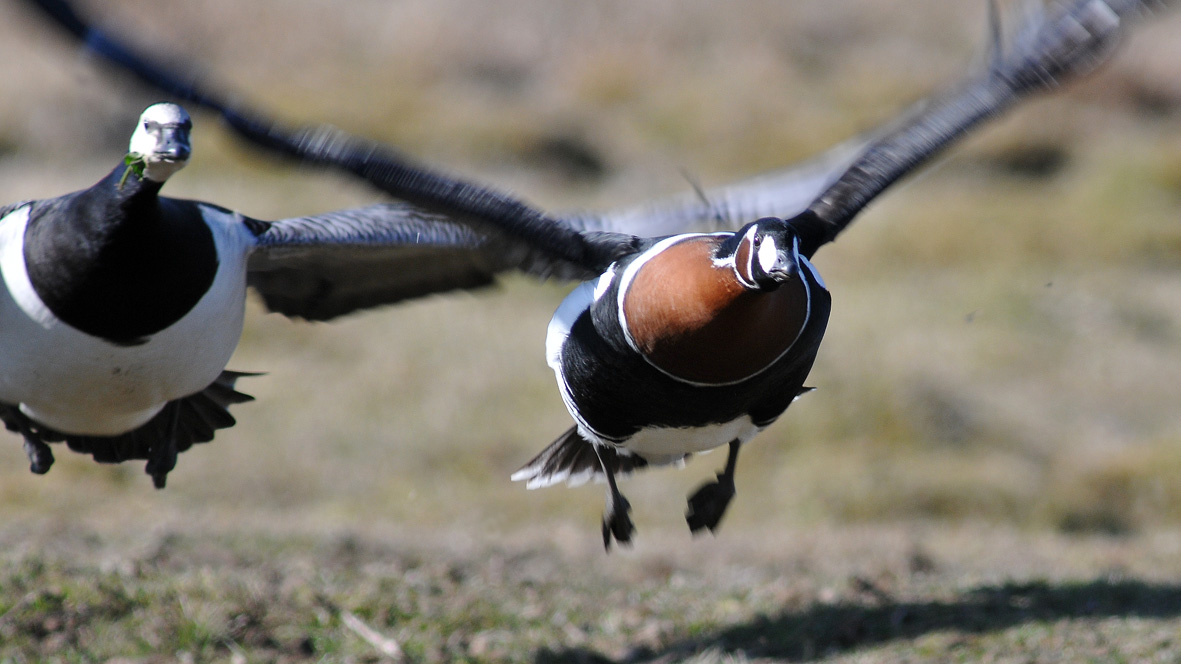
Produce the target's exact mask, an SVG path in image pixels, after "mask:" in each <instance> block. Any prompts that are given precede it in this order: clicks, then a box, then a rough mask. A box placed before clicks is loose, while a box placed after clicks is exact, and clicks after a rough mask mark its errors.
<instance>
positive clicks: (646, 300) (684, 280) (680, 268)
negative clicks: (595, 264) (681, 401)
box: [614, 235, 811, 385]
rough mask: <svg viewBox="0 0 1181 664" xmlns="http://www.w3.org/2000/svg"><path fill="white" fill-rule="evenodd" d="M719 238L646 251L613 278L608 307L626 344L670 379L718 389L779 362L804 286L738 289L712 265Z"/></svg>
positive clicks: (684, 240) (802, 311) (797, 327)
mask: <svg viewBox="0 0 1181 664" xmlns="http://www.w3.org/2000/svg"><path fill="white" fill-rule="evenodd" d="M724 237H725V236H724V235H690V236H678V237H674V238H669V239H667V240H664V241H662V242H660V243H658V244H657V245H655V246H653V247H652V248H651V249H649V250H648V251H647V252H645V253H644V254H641V255H640V256H639V257H637V258H636V259H635V260H634V261H633V262H632V263H631V264H629V265H628V266H627V267H626V268H625V269H624V271H623V273H622V274H621V275H620V277H619V284H618V291H617V295H616V298H615V302H614V304H615V305H616V306H617V307H618V316H619V322H620V326H621V327H622V329H623V333H624V336H625V337H626V339H627V342H628V344H629V345H630V346H631V347H632V349H634V350H635V351H636V352H637V353H639V354H640V355H641V356H642V357H643V358H644V359H645V360H647V361H648V362H649V363H650V364H652V365H653V366H655V367H656V368H657V369H659V370H661V371H662V372H664V373H666V374H668V375H669V376H671V377H673V378H676V379H678V380H681V381H684V382H688V383H695V384H703V385H725V384H731V383H737V382H741V381H743V380H746V379H748V378H751V377H753V376H755V375H757V374H759V373H760V372H762V371H764V370H765V369H767V368H769V367H770V366H772V365H774V364H775V363H776V362H778V361H779V360H780V359H782V358H783V357H784V356H785V355H787V354H788V352H789V351H790V350H791V348H792V345H793V344H794V343H795V341H796V339H797V338H798V337H799V335H800V332H801V331H802V330H803V329H804V326H805V325H806V324H807V321H808V316H809V312H810V298H811V291H810V287H809V284H808V282H807V281H806V280H805V279H791V280H789V281H788V282H786V283H784V284H782V285H781V286H780V287H778V288H776V289H774V290H760V289H756V288H752V287H750V286H749V285H747V284H744V283H743V282H742V281H741V280H740V279H739V278H738V275H737V274H736V272H735V269H734V267H733V261H732V260H729V261H727V260H725V259H718V258H717V257H716V252H717V249H718V246H719V245H720V244H721V242H722V240H723V238H724Z"/></svg>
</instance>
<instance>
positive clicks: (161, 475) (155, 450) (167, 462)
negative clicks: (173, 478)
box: [144, 403, 180, 489]
mask: <svg viewBox="0 0 1181 664" xmlns="http://www.w3.org/2000/svg"><path fill="white" fill-rule="evenodd" d="M168 408H171V409H172V416H171V417H170V418H169V422H168V427H167V430H166V432H165V435H164V437H163V440H160V441H158V442H157V443H156V444H154V445H152V450H151V452H149V453H148V454H149V457H148V463H147V465H146V466H145V467H144V472H146V473H147V474H149V475H151V476H152V484H154V485H155V486H156V488H157V489H163V488H164V485H165V483H166V482H167V481H168V473H170V472H172V469H173V468H176V456H177V451H176V435H177V429H178V427H179V425H180V404H178V403H172V404H169V405H168Z"/></svg>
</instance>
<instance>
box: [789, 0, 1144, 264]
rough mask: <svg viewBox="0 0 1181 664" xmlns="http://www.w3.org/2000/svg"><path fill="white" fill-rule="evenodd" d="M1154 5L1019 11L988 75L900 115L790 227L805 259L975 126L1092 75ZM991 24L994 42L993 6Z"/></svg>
mask: <svg viewBox="0 0 1181 664" xmlns="http://www.w3.org/2000/svg"><path fill="white" fill-rule="evenodd" d="M1154 4H1163V3H1162V0H1068V1H1062V2H1054V3H1052V4H1051V5H1050V6H1048V7H1044V6H1042V5H1041V4H1040V3H1032V2H1028V3H1025V5H1026V8H1025V9H1026V11H1025V12H1024V18H1023V22H1022V24H1021V25H1020V26H1019V27H1018V28H1017V30H1016V31H1015V32H1014V36H1013V38H1012V39H1010V40H1009V41H1008V43H1006V44H1003V45H1002V44H1000V43H997V44H994V49H995V50H994V53H993V54H992V61H991V63H990V66H989V68H988V69H987V70H986V71H984V72H982V73H981V74H980V75H978V76H975V77H973V78H970V79H968V80H967V81H965V82H964V83H963V84H961V85H960V86H959V87H957V88H955V89H953V90H951V91H950V92H948V93H946V94H943V95H940V96H936V97H933V98H931V99H929V100H926V101H924V102H922V103H921V104H919V105H918V106H916V107H915V108H914V109H913V110H911V111H910V112H908V113H905V114H903V115H902V117H901V118H900V119H899V121H898V122H897V123H896V125H895V126H894V127H893V128H892V129H890V130H888V131H886V132H884V133H883V134H881V135H880V137H879V138H878V139H876V140H874V141H872V142H871V143H870V144H869V146H868V147H867V148H866V149H865V151H864V152H863V153H862V154H861V156H860V157H858V158H857V160H856V161H855V162H854V163H853V165H852V166H851V167H849V169H848V170H847V171H846V172H845V173H844V174H843V175H842V176H841V177H840V178H839V179H837V180H836V182H835V183H833V184H832V186H830V187H829V188H828V189H827V190H826V191H824V192H823V193H822V194H821V195H820V196H818V197H817V198H816V200H815V201H814V202H813V203H812V204H811V205H809V206H808V208H807V209H806V210H805V211H804V212H802V213H801V214H800V215H799V216H797V217H796V218H795V219H794V220H793V223H794V224H795V226H796V227H797V228H798V229H799V230H800V235H801V247H800V249H801V252H802V253H804V254H805V255H807V256H811V255H812V253H813V252H815V251H816V250H817V249H818V248H819V247H821V246H822V245H824V244H826V243H828V242H831V241H832V240H833V239H835V238H836V236H837V234H839V233H840V232H841V231H842V230H844V229H845V228H846V227H847V226H848V225H849V224H850V223H851V222H852V221H853V219H854V217H856V216H857V214H858V213H859V212H861V210H862V209H864V208H865V206H867V205H868V204H869V203H870V201H872V200H873V199H875V198H876V197H877V196H878V195H879V194H881V193H882V192H883V191H885V189H886V188H887V187H889V186H890V185H892V184H894V183H895V182H897V181H898V180H900V179H901V178H903V177H904V176H906V175H907V174H909V173H910V172H912V171H914V170H915V169H916V168H918V167H919V166H921V165H922V164H924V163H926V162H927V161H928V160H930V158H931V157H932V156H934V155H935V154H938V153H939V152H941V151H942V150H944V149H946V148H947V147H948V146H949V145H951V144H952V143H953V142H955V141H956V140H957V139H959V138H961V137H962V136H964V135H965V134H967V133H968V131H970V130H971V129H972V128H973V127H975V126H976V125H978V124H979V123H981V122H983V121H985V120H987V119H989V118H992V117H995V116H997V115H999V114H1001V113H1003V112H1004V111H1006V110H1008V109H1009V108H1011V107H1012V106H1014V105H1015V104H1017V103H1018V102H1020V101H1022V100H1023V99H1025V98H1027V97H1029V96H1031V95H1033V94H1036V93H1038V92H1042V91H1046V90H1051V89H1054V88H1056V87H1058V86H1060V85H1062V84H1063V83H1066V82H1067V81H1070V80H1073V79H1075V78H1078V77H1080V76H1082V75H1084V74H1086V73H1088V72H1090V71H1092V70H1093V69H1094V68H1095V67H1097V66H1098V65H1099V64H1100V63H1102V62H1103V61H1105V60H1106V59H1107V57H1108V56H1109V55H1110V54H1111V52H1112V50H1113V48H1114V47H1115V45H1116V43H1117V41H1118V40H1119V36H1120V32H1121V24H1122V23H1124V22H1125V21H1127V20H1129V19H1131V18H1133V17H1134V16H1136V15H1138V14H1140V13H1142V12H1143V11H1144V10H1145V9H1146V8H1147V7H1148V6H1149V5H1154ZM993 16H994V18H993V22H994V26H993V30H994V34H998V33H999V27H998V26H997V25H996V22H997V20H998V19H997V18H996V11H995V5H994V12H993ZM997 42H999V38H998V39H997Z"/></svg>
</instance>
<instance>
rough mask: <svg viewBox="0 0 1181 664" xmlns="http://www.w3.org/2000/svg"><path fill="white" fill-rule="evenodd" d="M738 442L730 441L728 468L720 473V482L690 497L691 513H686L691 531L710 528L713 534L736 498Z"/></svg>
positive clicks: (739, 444)
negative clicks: (735, 475)
mask: <svg viewBox="0 0 1181 664" xmlns="http://www.w3.org/2000/svg"><path fill="white" fill-rule="evenodd" d="M740 446H741V443H739V442H738V441H737V440H732V441H730V455H729V456H728V457H727V458H726V468H725V470H723V471H722V472H720V473H718V481H717V482H711V483H709V484H706V485H705V486H703V487H701V488H700V489H698V490H697V493H694V494H693V495H692V496H690V497H689V511H688V512H686V513H685V520H686V521H688V522H689V530H691V531H693V532H695V533H696V532H698V531H700V530H701V529H702V528H709V531H710V532H711V533H712V532H714V530H716V529H717V527H718V522H719V521H721V520H722V515H723V514H725V513H726V507H727V506H728V505H729V504H730V499H731V498H733V497H734V494H735V490H734V466H736V465H737V464H738V448H739V447H740Z"/></svg>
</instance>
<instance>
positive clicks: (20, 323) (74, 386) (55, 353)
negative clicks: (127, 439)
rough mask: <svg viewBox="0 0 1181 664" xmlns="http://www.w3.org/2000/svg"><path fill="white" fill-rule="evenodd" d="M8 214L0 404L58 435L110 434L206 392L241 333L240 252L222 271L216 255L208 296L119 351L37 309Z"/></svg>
mask: <svg viewBox="0 0 1181 664" xmlns="http://www.w3.org/2000/svg"><path fill="white" fill-rule="evenodd" d="M15 214H19V213H15ZM11 217H12V215H10V217H9V218H7V219H5V220H4V221H3V222H0V269H2V273H3V280H4V285H5V288H3V289H0V349H2V351H3V352H0V402H4V403H9V404H19V405H20V408H21V410H22V411H23V412H24V413H25V414H26V415H28V416H29V417H31V418H32V419H33V420H34V421H35V422H38V423H40V424H42V425H44V426H47V427H50V428H52V429H55V430H57V431H59V432H62V433H69V434H78V435H94V436H110V435H117V434H121V433H126V432H127V431H130V430H132V429H135V428H136V427H138V426H140V425H142V424H144V423H146V422H147V421H148V420H150V419H151V418H152V417H153V416H154V415H155V414H156V413H158V412H159V411H160V410H161V409H162V408H163V407H164V405H165V404H167V403H168V402H169V401H172V400H174V399H179V398H181V397H185V396H188V395H191V394H194V393H196V392H199V391H201V390H203V389H204V388H206V387H207V386H209V384H211V383H212V382H213V381H214V380H215V379H216V378H217V376H218V374H219V373H220V372H221V371H222V369H224V368H225V365H226V363H227V362H229V359H230V356H231V355H232V354H233V352H234V349H235V347H236V346H237V344H238V340H239V338H240V337H241V334H242V323H243V319H244V315H245V289H246V279H245V257H244V255H243V256H240V257H239V258H238V260H231V261H229V263H228V264H227V261H226V260H225V254H223V259H222V265H221V269H220V270H219V271H218V275H217V277H216V278H215V279H214V282H213V284H212V286H211V287H210V289H209V291H208V292H207V293H206V294H205V295H204V296H203V297H202V299H201V300H199V301H198V303H197V305H196V306H194V307H193V309H191V310H190V311H189V312H188V313H187V314H186V315H185V316H184V317H183V318H181V319H180V320H179V321H177V322H176V323H175V324H173V325H172V326H170V327H168V328H166V329H164V330H162V331H160V332H159V333H157V334H154V335H152V336H151V337H149V338H148V339H147V340H146V341H145V342H143V343H141V344H138V345H132V346H120V345H116V344H113V343H111V342H109V341H105V340H103V339H100V338H97V337H92V336H90V335H88V334H85V333H83V332H81V331H79V330H77V329H75V328H73V327H71V326H69V325H67V324H65V323H63V322H61V321H60V320H58V319H57V318H56V317H55V316H54V315H53V314H52V312H50V311H49V310H48V308H47V307H45V305H44V304H43V303H41V301H40V299H39V298H38V297H37V296H36V293H35V291H34V290H33V288H32V285H31V284H30V283H29V281H28V277H27V274H26V272H25V269H24V257H23V242H22V241H21V239H20V238H21V237H23V231H24V223H10V222H13V221H14V220H13V219H12V218H11ZM15 221H18V222H19V221H21V220H19V219H17V220H15ZM220 249H221V247H220V246H219V254H222V252H221V251H220ZM239 253H241V252H239ZM232 254H233V252H231V258H232ZM235 263H236V264H235Z"/></svg>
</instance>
